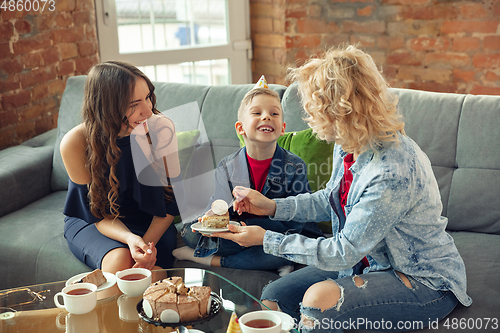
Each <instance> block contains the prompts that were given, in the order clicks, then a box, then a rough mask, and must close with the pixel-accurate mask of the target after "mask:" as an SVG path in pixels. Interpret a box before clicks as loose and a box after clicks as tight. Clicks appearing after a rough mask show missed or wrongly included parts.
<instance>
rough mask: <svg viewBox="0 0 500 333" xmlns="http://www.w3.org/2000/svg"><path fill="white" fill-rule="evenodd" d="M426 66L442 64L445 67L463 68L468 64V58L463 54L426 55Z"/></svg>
mask: <svg viewBox="0 0 500 333" xmlns="http://www.w3.org/2000/svg"><path fill="white" fill-rule="evenodd" d="M425 63H426V64H436V63H437V64H442V65H445V66H447V67H464V66H467V65H468V64H469V63H470V57H469V56H468V55H467V54H464V53H428V54H427V55H426V56H425Z"/></svg>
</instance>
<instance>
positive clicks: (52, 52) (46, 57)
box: [41, 47, 60, 66]
mask: <svg viewBox="0 0 500 333" xmlns="http://www.w3.org/2000/svg"><path fill="white" fill-rule="evenodd" d="M41 54H42V57H43V63H44V64H45V65H46V66H47V65H51V64H55V63H56V62H58V61H59V60H60V57H59V51H58V50H57V48H55V47H51V48H48V49H46V50H43V51H42V52H41Z"/></svg>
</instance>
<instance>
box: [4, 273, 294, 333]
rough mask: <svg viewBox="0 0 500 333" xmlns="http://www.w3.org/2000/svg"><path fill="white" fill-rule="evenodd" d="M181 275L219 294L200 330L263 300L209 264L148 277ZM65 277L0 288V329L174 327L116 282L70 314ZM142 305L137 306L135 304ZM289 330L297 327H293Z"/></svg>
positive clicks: (218, 328) (220, 327)
mask: <svg viewBox="0 0 500 333" xmlns="http://www.w3.org/2000/svg"><path fill="white" fill-rule="evenodd" d="M169 276H180V277H182V278H183V280H184V282H185V284H186V286H188V287H189V286H193V285H198V286H201V285H203V286H209V287H210V288H212V291H213V292H215V293H216V294H217V295H219V296H220V298H221V307H220V310H219V311H218V312H217V314H215V315H213V316H210V318H209V319H207V320H205V321H203V320H202V321H198V322H196V323H194V324H193V325H188V326H187V327H188V328H193V329H197V330H200V331H203V332H207V333H209V332H214V333H219V332H220V333H226V331H227V327H228V325H229V320H230V318H231V314H232V313H233V311H234V312H236V314H237V315H238V317H240V316H242V315H243V314H245V313H247V312H250V311H257V310H261V309H262V306H263V305H262V303H260V301H259V300H258V299H256V298H255V297H253V296H252V295H250V294H249V293H247V292H246V291H245V290H243V289H242V288H240V287H239V286H237V285H236V284H234V283H233V282H231V281H229V280H227V279H226V278H224V277H222V276H220V275H218V274H216V273H213V272H211V271H208V270H203V269H196V268H177V269H166V270H158V271H153V276H152V281H153V282H155V281H158V280H160V279H163V278H166V277H169ZM65 283H66V281H60V282H54V283H46V284H39V285H33V286H29V287H22V288H14V289H7V290H2V291H0V332H2V333H18V332H19V333H21V332H23V333H24V332H51V333H54V332H92V333H93V332H96V333H97V332H102V333H104V332H120V333H122V332H123V333H127V332H131V333H132V332H134V333H136V332H144V333H147V332H162V333H167V332H176V325H175V324H172V326H171V327H162V326H156V325H154V324H151V323H148V322H146V321H145V320H143V319H141V317H140V316H139V313H138V304H139V303H140V301H141V299H142V297H140V296H139V297H128V296H126V295H124V294H122V292H121V291H120V290H119V289H118V286H117V284H114V285H112V286H110V287H108V288H107V289H104V290H101V291H99V292H98V293H97V299H98V301H97V306H96V308H95V309H94V310H92V311H91V312H90V313H87V314H83V315H73V314H69V313H68V312H67V311H66V310H64V309H60V308H57V307H56V306H55V304H54V295H55V294H56V293H57V292H59V291H61V290H62V289H63V288H64V286H65ZM139 308H140V306H139ZM290 332H297V331H295V330H293V329H292V330H291V331H290Z"/></svg>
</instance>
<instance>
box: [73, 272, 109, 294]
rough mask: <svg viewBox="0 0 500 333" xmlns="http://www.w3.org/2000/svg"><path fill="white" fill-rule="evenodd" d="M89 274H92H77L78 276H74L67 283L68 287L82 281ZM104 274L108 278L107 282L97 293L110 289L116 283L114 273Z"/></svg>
mask: <svg viewBox="0 0 500 333" xmlns="http://www.w3.org/2000/svg"><path fill="white" fill-rule="evenodd" d="M89 273H90V272H87V273H81V274H77V275H75V276H73V277H72V278H70V279H69V280H68V281H66V287H67V286H69V285H70V284H72V283H73V282H74V281H78V280H80V279H81V278H82V277H84V276H85V275H87V274H89ZM102 273H103V274H104V277H105V278H106V282H104V283H103V284H101V285H100V286H99V287H97V291H101V290H104V289H108V288H110V287H112V286H114V285H115V283H116V276H115V275H114V274H113V273H108V272H102Z"/></svg>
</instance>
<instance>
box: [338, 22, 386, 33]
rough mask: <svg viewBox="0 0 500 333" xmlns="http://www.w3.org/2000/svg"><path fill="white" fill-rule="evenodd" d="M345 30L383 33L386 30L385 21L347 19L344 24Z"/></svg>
mask: <svg viewBox="0 0 500 333" xmlns="http://www.w3.org/2000/svg"><path fill="white" fill-rule="evenodd" d="M343 31H345V32H366V33H374V34H376V33H383V32H385V22H381V21H369V22H355V21H345V22H344V24H343Z"/></svg>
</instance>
